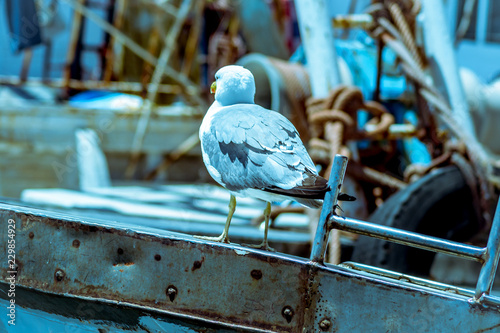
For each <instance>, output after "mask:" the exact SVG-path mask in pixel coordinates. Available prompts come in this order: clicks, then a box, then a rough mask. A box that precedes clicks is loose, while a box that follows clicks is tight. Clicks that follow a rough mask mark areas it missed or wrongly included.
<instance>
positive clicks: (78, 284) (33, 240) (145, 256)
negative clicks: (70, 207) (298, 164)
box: [0, 204, 500, 332]
mask: <svg viewBox="0 0 500 333" xmlns="http://www.w3.org/2000/svg"><path fill="white" fill-rule="evenodd" d="M9 220H14V221H15V223H16V235H15V244H16V248H15V251H16V265H17V276H16V286H17V287H18V288H20V287H21V286H22V287H24V288H29V289H32V290H33V291H38V292H41V295H44V297H45V298H44V299H45V300H49V299H50V300H52V301H54V300H55V299H56V298H57V299H61V297H62V299H66V300H67V301H68V302H70V301H71V300H75V301H78V302H80V301H82V302H83V303H84V304H95V306H97V307H99V306H102V305H106V306H109V307H110V309H111V308H116V307H118V308H119V309H121V310H120V311H122V310H123V311H124V312H123V313H129V315H126V316H123V317H122V318H121V319H117V320H118V321H120V320H121V321H123V322H126V321H127V320H128V318H132V317H133V316H138V314H137V313H136V312H139V313H143V314H144V313H154V316H155V317H156V318H163V319H162V320H165V318H167V317H169V316H171V315H175V316H177V317H178V318H180V319H181V320H182V321H192V320H196V321H197V322H198V323H205V324H206V325H214V324H215V323H216V324H217V325H219V326H220V325H222V326H225V327H227V328H230V329H238V330H244V331H252V330H254V331H259V330H266V331H281V332H334V331H335V332H353V331H354V332H355V331H371V332H381V331H383V332H385V331H392V332H403V331H415V330H416V329H418V330H419V331H423V332H434V331H452V330H456V331H460V329H462V328H464V327H466V328H468V329H469V330H470V331H474V330H477V331H480V330H487V329H491V328H492V327H498V325H500V315H499V314H498V311H497V309H496V308H495V307H490V308H488V307H479V306H474V304H470V303H469V302H468V300H469V297H466V296H464V295H460V294H454V293H450V292H445V291H443V290H441V289H437V288H436V289H435V288H429V287H424V286H421V285H416V284H412V283H408V282H403V281H397V280H394V279H390V278H386V277H382V276H376V275H371V274H367V273H363V274H360V273H359V272H357V271H355V270H352V269H349V268H343V267H339V266H321V265H318V264H315V263H312V262H309V261H308V260H307V259H303V258H297V257H291V256H287V255H282V254H279V253H270V252H265V251H260V250H254V249H248V248H244V247H241V246H238V245H234V244H219V243H205V242H202V241H200V240H197V239H194V238H192V237H190V236H186V235H182V234H176V233H171V232H168V231H164V230H160V229H155V228H152V227H144V226H142V227H141V226H136V227H134V226H131V225H125V224H121V223H119V222H111V221H99V220H91V219H85V220H81V219H77V218H72V217H69V216H64V215H61V214H55V213H50V214H49V213H47V212H44V211H41V210H36V209H31V208H26V207H17V206H8V205H5V204H2V205H0V225H1V226H2V228H3V229H4V230H7V225H8V223H9ZM7 239H8V238H7V237H1V238H0V249H2V251H3V253H4V254H5V258H6V257H7V256H6V254H7ZM1 267H2V271H1V275H0V280H1V282H2V283H3V284H4V286H3V288H5V285H6V284H8V283H9V281H8V280H7V278H8V277H9V274H8V273H7V272H8V271H9V268H8V266H7V260H5V261H3V262H2V263H1ZM471 292H472V293H473V291H471ZM1 295H2V296H1V297H2V298H4V299H6V298H7V296H6V295H5V294H3V293H1ZM27 303H29V302H28V301H27ZM2 304H3V303H2ZM51 304H54V303H53V302H39V303H38V304H26V305H25V306H26V307H28V308H38V309H39V310H42V311H47V312H52V313H54V312H56V310H54V307H53V305H51ZM74 304H77V303H74ZM75 306H76V305H75ZM89 306H92V305H89ZM77 310H78V309H75V311H74V312H73V314H74V316H75V317H77V318H78V319H79V320H81V323H82V325H83V324H86V323H95V322H97V321H99V319H100V320H101V321H102V320H103V319H102V318H95V312H92V311H90V314H92V313H94V317H92V315H89V314H87V313H86V311H80V312H79V311H77ZM128 311H130V312H128ZM70 313H71V307H69V308H68V307H66V309H65V311H62V310H61V312H60V313H59V312H58V314H60V315H62V316H68V317H71V315H70ZM359 318H363V320H362V321H360V320H359ZM201 325H203V324H201Z"/></svg>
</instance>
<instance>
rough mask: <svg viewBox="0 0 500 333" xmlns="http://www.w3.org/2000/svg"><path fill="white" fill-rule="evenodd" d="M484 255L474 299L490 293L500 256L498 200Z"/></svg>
mask: <svg viewBox="0 0 500 333" xmlns="http://www.w3.org/2000/svg"><path fill="white" fill-rule="evenodd" d="M485 257H486V261H485V262H484V264H483V267H482V268H481V272H480V273H479V279H478V280H477V286H476V295H475V298H476V299H479V298H480V297H481V296H482V295H483V294H486V295H488V294H489V293H490V291H491V287H492V286H493V281H494V280H495V273H496V272H497V267H498V260H499V258H500V200H499V201H498V204H497V209H496V212H495V217H494V218H493V224H492V226H491V231H490V236H489V237H488V244H487V245H486V255H485Z"/></svg>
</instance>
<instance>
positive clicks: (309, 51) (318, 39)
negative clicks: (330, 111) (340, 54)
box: [295, 0, 340, 98]
mask: <svg viewBox="0 0 500 333" xmlns="http://www.w3.org/2000/svg"><path fill="white" fill-rule="evenodd" d="M295 6H296V7H297V18H298V21H299V27H300V37H301V40H302V45H303V47H304V51H305V53H306V58H307V65H306V66H307V70H308V72H309V78H310V80H311V89H312V93H313V96H314V97H317V98H323V97H326V96H327V95H328V93H329V92H330V90H332V89H333V88H335V87H336V86H337V85H339V84H340V75H339V69H338V64H337V54H336V52H335V44H334V43H335V39H334V37H333V27H332V22H331V19H330V16H329V15H328V7H327V5H326V1H325V0H295Z"/></svg>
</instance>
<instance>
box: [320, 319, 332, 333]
mask: <svg viewBox="0 0 500 333" xmlns="http://www.w3.org/2000/svg"><path fill="white" fill-rule="evenodd" d="M331 326H332V322H331V321H330V319H328V318H324V319H323V320H321V321H320V322H319V328H320V329H321V330H322V331H323V332H325V331H328V330H329V329H330V327H331Z"/></svg>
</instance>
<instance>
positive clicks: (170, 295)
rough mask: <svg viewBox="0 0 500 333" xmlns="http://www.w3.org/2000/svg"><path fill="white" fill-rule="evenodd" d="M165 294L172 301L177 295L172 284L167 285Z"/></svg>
mask: <svg viewBox="0 0 500 333" xmlns="http://www.w3.org/2000/svg"><path fill="white" fill-rule="evenodd" d="M167 296H168V298H169V299H170V302H173V301H174V299H175V297H176V296H177V288H176V287H175V286H173V285H170V286H168V287H167Z"/></svg>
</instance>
